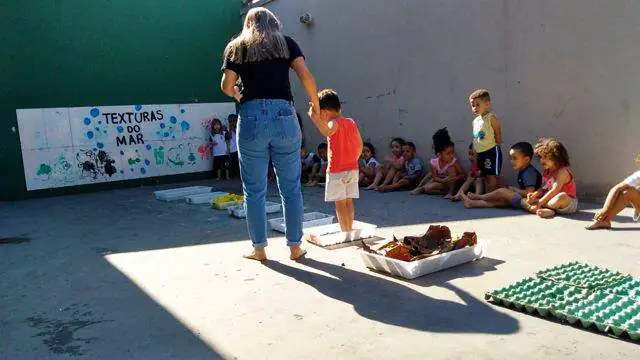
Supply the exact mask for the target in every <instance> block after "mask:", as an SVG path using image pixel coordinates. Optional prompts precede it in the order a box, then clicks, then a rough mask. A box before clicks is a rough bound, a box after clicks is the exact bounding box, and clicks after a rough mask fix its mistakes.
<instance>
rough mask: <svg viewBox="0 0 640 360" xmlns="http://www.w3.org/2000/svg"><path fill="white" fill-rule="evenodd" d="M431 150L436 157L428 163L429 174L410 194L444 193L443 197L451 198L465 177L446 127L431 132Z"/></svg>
mask: <svg viewBox="0 0 640 360" xmlns="http://www.w3.org/2000/svg"><path fill="white" fill-rule="evenodd" d="M433 150H434V151H435V153H436V157H434V158H433V159H431V161H430V163H429V165H430V166H429V168H430V172H429V175H428V176H426V177H425V178H424V179H423V180H422V181H421V182H420V184H418V186H417V187H416V188H415V189H413V191H411V195H420V194H423V193H426V194H429V195H442V194H444V193H446V196H445V199H452V198H453V194H454V193H455V191H456V185H457V184H458V183H459V182H460V180H462V179H464V178H465V176H466V174H465V171H464V169H463V168H462V166H461V165H460V162H459V161H458V159H457V158H456V150H455V147H454V144H453V141H451V137H450V136H449V131H448V130H447V128H442V129H440V130H438V131H436V133H435V134H433Z"/></svg>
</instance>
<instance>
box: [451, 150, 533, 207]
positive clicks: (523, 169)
mask: <svg viewBox="0 0 640 360" xmlns="http://www.w3.org/2000/svg"><path fill="white" fill-rule="evenodd" d="M509 158H510V159H511V166H513V168H514V169H515V170H517V171H518V177H517V181H518V187H513V186H510V187H509V188H500V189H496V190H494V191H492V192H490V193H487V194H484V195H477V194H473V193H469V194H467V195H465V194H462V199H463V200H464V207H466V208H490V207H507V206H513V207H514V208H517V209H520V208H522V206H521V203H522V199H523V198H526V197H527V196H528V195H529V194H531V193H533V192H535V191H536V190H538V189H539V188H540V185H541V184H542V175H540V172H539V171H538V170H537V169H536V168H535V167H534V166H533V165H531V160H532V159H533V146H531V144H529V143H528V142H519V143H517V144H515V145H513V146H512V147H511V150H510V151H509Z"/></svg>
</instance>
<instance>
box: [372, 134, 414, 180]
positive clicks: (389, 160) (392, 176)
mask: <svg viewBox="0 0 640 360" xmlns="http://www.w3.org/2000/svg"><path fill="white" fill-rule="evenodd" d="M404 144H405V141H404V139H403V138H394V139H392V140H391V143H389V147H390V148H391V156H387V157H385V158H384V160H385V164H384V166H383V169H382V172H383V173H382V175H381V176H380V177H379V178H378V177H376V178H375V179H374V180H373V183H372V184H371V185H369V186H368V187H367V188H366V189H365V190H376V191H377V190H378V189H379V188H380V186H382V185H390V184H393V183H395V182H398V180H400V178H401V177H402V172H403V171H404V162H405V159H404V153H403V152H402V147H403V146H404Z"/></svg>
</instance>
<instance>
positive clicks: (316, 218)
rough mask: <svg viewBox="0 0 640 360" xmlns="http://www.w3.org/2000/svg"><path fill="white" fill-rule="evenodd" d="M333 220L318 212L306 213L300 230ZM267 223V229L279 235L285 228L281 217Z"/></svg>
mask: <svg viewBox="0 0 640 360" xmlns="http://www.w3.org/2000/svg"><path fill="white" fill-rule="evenodd" d="M333 219H335V216H333V215H328V214H323V213H320V212H310V213H306V214H304V216H303V217H302V228H303V229H307V228H311V227H314V226H320V225H328V224H331V223H332V222H333ZM268 222H269V227H271V229H273V230H275V231H278V232H281V233H284V232H285V230H286V228H285V223H284V218H283V217H281V218H276V219H271V220H269V221H268Z"/></svg>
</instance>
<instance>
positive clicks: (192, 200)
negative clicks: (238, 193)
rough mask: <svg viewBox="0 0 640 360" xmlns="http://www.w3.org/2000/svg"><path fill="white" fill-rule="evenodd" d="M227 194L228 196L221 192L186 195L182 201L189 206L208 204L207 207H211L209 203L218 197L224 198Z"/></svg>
mask: <svg viewBox="0 0 640 360" xmlns="http://www.w3.org/2000/svg"><path fill="white" fill-rule="evenodd" d="M227 194H229V193H227V192H223V191H215V192H212V193H205V194H195V195H187V196H185V197H184V199H185V200H186V201H187V203H189V204H208V205H211V201H212V200H213V199H215V198H217V197H218V196H224V195H227Z"/></svg>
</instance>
